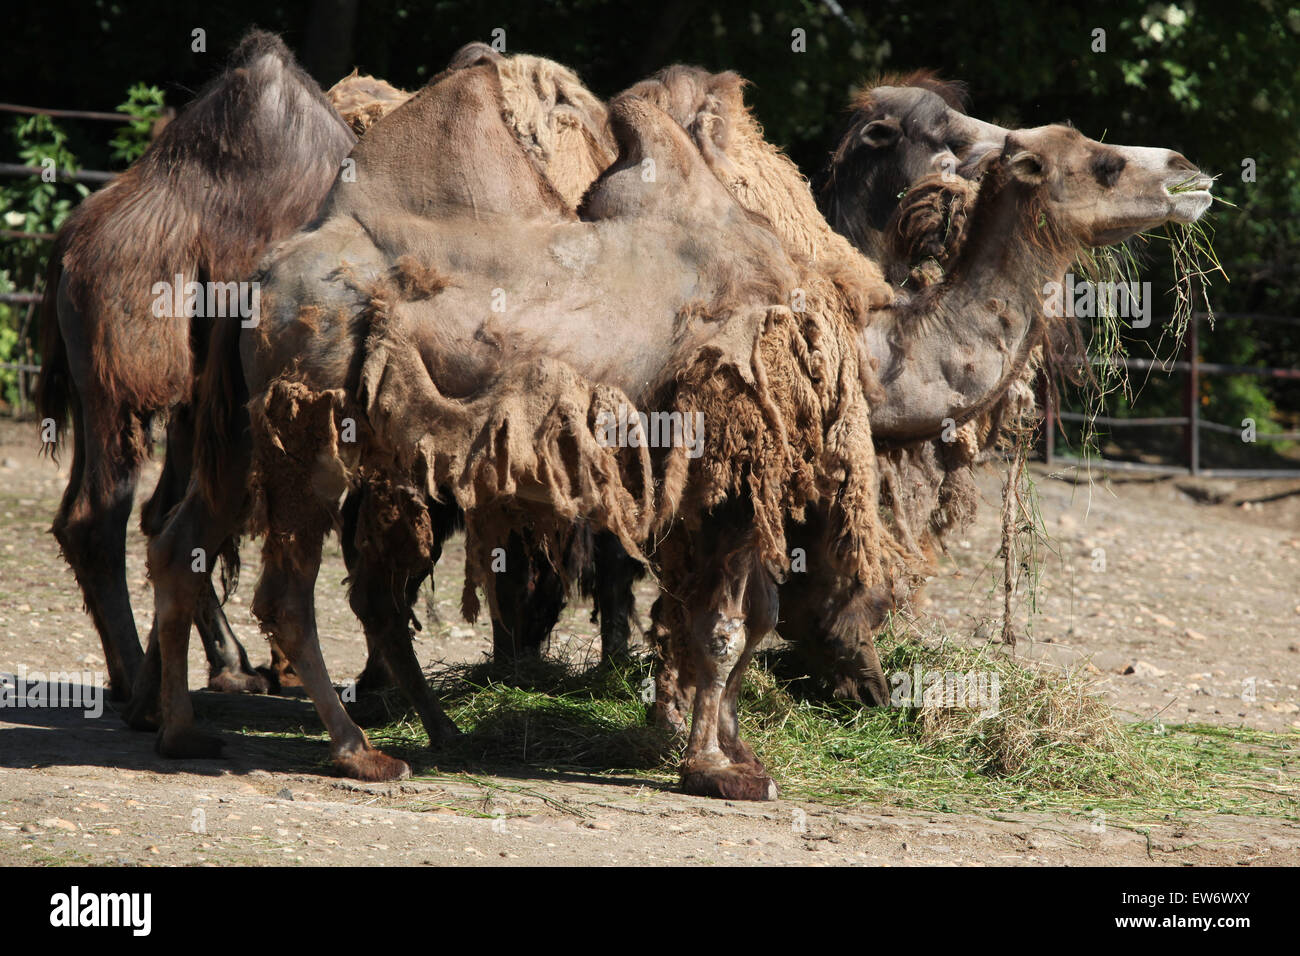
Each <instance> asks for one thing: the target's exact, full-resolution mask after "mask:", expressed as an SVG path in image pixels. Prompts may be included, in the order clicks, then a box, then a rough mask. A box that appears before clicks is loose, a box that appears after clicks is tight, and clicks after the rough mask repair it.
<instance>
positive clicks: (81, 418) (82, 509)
mask: <svg viewBox="0 0 1300 956" xmlns="http://www.w3.org/2000/svg"><path fill="white" fill-rule="evenodd" d="M90 398H91V400H90V401H86V402H84V403H83V402H82V401H81V396H80V395H78V400H76V401H74V404H73V453H72V455H73V457H72V468H71V472H70V475H69V478H68V485H67V488H66V489H65V490H64V493H63V500H62V502H61V503H60V505H59V510H58V513H57V514H56V515H55V518H54V525H53V527H52V528H51V531H52V532H53V534H54V537H55V538H56V539H57V540H58V542H59V546H60V547H61V549H62V551H63V556H64V558H66V559H67V562H68V564H69V565H70V566H71V567H72V571H73V574H74V575H75V576H76V578H77V584H78V585H79V586H80V587H81V592H82V595H83V597H84V599H85V603H86V610H87V611H88V612H89V613H90V616H91V618H92V620H94V622H95V629H96V630H97V631H98V632H99V637H100V642H101V643H102V644H103V648H104V660H105V661H106V663H107V664H108V674H109V683H110V695H111V697H112V699H113V700H117V701H123V700H126V699H127V698H128V697H129V695H130V692H131V687H132V685H133V684H134V682H135V679H136V675H137V673H138V672H139V670H140V665H141V662H142V660H143V656H144V655H143V653H142V652H141V650H140V638H139V636H138V634H137V632H136V626H135V615H134V613H133V612H132V610H131V597H130V591H129V590H128V588H127V583H126V529H127V524H128V522H129V520H130V517H131V505H132V501H133V500H134V497H135V485H136V479H137V476H138V474H139V470H140V462H141V460H142V459H143V458H144V456H145V454H146V453H147V443H148V427H147V424H146V423H145V422H144V421H142V420H141V418H140V417H139V416H137V415H136V414H135V413H133V412H132V411H130V410H129V409H127V408H125V407H123V406H120V405H119V406H116V407H113V406H111V405H110V404H109V403H108V401H107V400H106V399H105V398H103V397H102V396H95V395H94V394H93V393H92V395H91V396H90Z"/></svg>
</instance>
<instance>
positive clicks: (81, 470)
mask: <svg viewBox="0 0 1300 956" xmlns="http://www.w3.org/2000/svg"><path fill="white" fill-rule="evenodd" d="M353 142H354V138H353V137H352V135H351V134H350V133H349V132H348V130H347V129H346V128H345V127H344V125H343V124H342V123H341V122H340V121H339V118H338V116H337V115H336V114H335V113H334V111H333V110H332V109H331V108H330V106H329V104H328V102H327V101H326V100H325V98H324V97H323V96H322V94H321V92H320V89H319V88H318V87H317V86H316V84H315V83H314V82H313V81H312V79H311V78H310V77H309V76H308V75H307V74H306V73H305V72H303V71H302V70H301V69H300V68H299V67H298V65H297V64H296V63H295V62H294V60H293V57H292V55H291V54H290V53H289V51H288V49H287V48H286V47H285V46H284V44H283V43H282V42H281V41H280V40H279V39H278V38H277V37H275V36H272V35H270V34H267V33H261V32H257V31H254V32H252V33H250V34H249V35H248V36H247V37H245V39H244V40H243V41H242V42H241V43H240V45H239V47H238V48H237V49H236V50H235V52H234V53H233V54H232V55H231V59H230V62H229V64H228V66H227V68H226V71H225V72H224V73H223V74H222V75H221V76H219V77H218V78H216V79H215V80H213V82H212V83H211V84H209V85H208V87H206V88H205V89H204V90H203V91H202V92H201V93H200V94H199V96H198V97H197V98H196V99H195V100H194V102H193V103H191V104H190V105H189V106H188V107H187V108H186V109H185V110H184V111H183V112H182V113H181V115H180V116H179V117H177V118H176V119H175V120H174V121H172V122H171V123H169V124H167V126H166V127H165V128H163V129H162V131H161V133H160V134H159V136H158V138H157V139H156V140H155V141H154V142H153V143H152V144H151V145H150V147H149V149H148V150H147V151H146V152H145V154H144V155H143V156H142V157H141V158H140V159H139V160H138V161H137V162H136V163H135V164H134V165H132V166H131V168H129V169H128V170H126V172H124V173H123V174H122V175H120V176H119V177H117V179H115V180H114V181H113V182H112V183H111V184H109V185H108V186H106V187H104V188H103V189H102V190H100V191H99V192H97V193H94V194H93V195H91V196H90V197H88V198H87V199H86V200H85V202H83V203H82V204H81V205H80V206H79V207H78V208H77V209H76V210H75V211H74V212H73V214H72V215H71V216H70V217H69V218H68V220H67V222H66V223H65V224H64V226H63V228H62V229H61V230H60V232H59V236H58V238H57V240H56V242H55V244H54V250H53V254H52V256H51V259H50V264H49V271H48V276H47V285H46V289H47V292H46V296H45V303H44V311H43V318H42V323H43V327H42V349H43V355H44V358H45V361H44V368H43V372H42V376H41V380H40V383H39V385H38V396H37V399H38V405H39V407H40V410H41V416H42V417H43V418H49V419H53V420H54V421H55V422H57V423H58V424H59V425H60V427H61V426H62V423H63V420H64V417H65V415H66V414H67V413H68V412H69V411H70V412H71V415H72V419H73V425H74V435H75V440H76V444H75V447H74V451H73V463H72V475H71V478H70V480H69V483H68V488H67V491H66V493H65V495H64V499H63V502H62V504H61V506H60V509H59V513H58V515H57V516H56V518H55V522H54V534H55V535H56V537H57V538H58V539H59V542H60V544H61V545H62V547H63V552H64V555H65V556H66V557H67V559H68V561H69V563H70V564H71V565H72V566H73V569H74V571H75V572H76V574H77V580H78V583H79V584H80V585H81V587H82V590H83V593H84V594H85V597H86V605H87V608H88V610H89V611H90V613H91V615H92V617H93V618H94V620H95V625H96V628H97V629H98V630H99V633H100V637H101V640H102V641H103V643H104V649H105V656H106V658H107V661H108V665H109V671H110V679H111V681H112V687H113V693H114V695H115V696H117V697H123V698H124V697H125V696H126V694H127V693H128V688H129V687H130V686H131V684H132V683H133V682H134V679H135V675H136V671H137V669H138V667H139V664H140V660H141V655H140V648H139V640H138V638H137V636H136V632H135V622H134V618H133V616H132V613H131V607H130V602H129V598H128V595H127V590H126V583H125V553H124V552H125V524H126V519H127V515H128V514H129V511H130V507H131V499H132V496H133V493H134V485H135V480H136V475H137V473H138V470H139V467H140V464H141V462H142V460H143V459H144V458H145V457H146V456H147V455H148V453H149V451H150V446H151V441H150V438H149V425H150V421H151V419H152V418H153V416H155V415H156V414H158V413H160V412H163V411H165V410H167V409H168V408H169V407H171V406H177V407H176V409H175V411H174V414H173V415H172V419H171V423H170V425H169V436H168V438H169V440H168V456H167V461H166V462H165V464H164V469H163V478H162V480H161V481H160V483H159V485H158V489H157V490H156V491H155V493H154V496H153V499H152V500H151V501H150V502H149V503H148V504H147V505H146V506H145V509H144V513H143V523H144V529H145V531H146V533H147V534H152V533H154V532H156V531H157V530H158V529H159V528H160V527H161V525H162V521H163V517H164V515H165V514H166V513H167V511H168V510H169V509H170V508H171V507H172V505H174V504H175V502H176V501H177V500H179V498H180V496H181V495H182V494H183V493H184V489H185V486H186V484H187V482H188V477H189V457H190V454H191V445H192V440H193V439H192V435H191V434H190V432H189V427H190V416H189V411H188V409H187V408H185V405H186V403H188V402H189V401H190V400H191V398H192V393H193V388H194V381H195V372H196V367H197V365H198V364H199V363H200V362H201V361H202V358H203V353H204V351H205V350H206V348H207V344H208V338H209V336H210V335H211V334H212V329H213V327H214V326H215V327H220V326H222V325H226V324H234V323H236V322H238V321H239V319H238V318H233V317H232V318H224V319H222V318H218V319H212V318H203V317H194V318H187V317H185V316H178V317H162V318H160V317H157V316H155V315H154V314H153V311H152V306H153V304H154V301H155V299H156V298H157V297H158V292H157V291H156V290H155V283H159V282H162V283H168V284H175V283H176V282H177V281H178V277H179V281H180V282H181V283H187V282H191V281H196V282H200V283H202V282H228V281H236V280H241V279H244V278H246V277H247V275H248V274H249V273H250V272H251V271H252V269H253V266H254V265H255V264H256V262H257V259H258V257H259V256H260V255H261V253H262V251H263V250H264V249H265V248H266V247H267V246H268V245H269V244H270V243H272V242H274V241H275V240H277V239H280V238H282V237H284V236H285V235H288V234H289V233H290V232H292V231H293V230H294V229H297V228H298V227H299V226H301V225H302V224H303V223H305V222H307V220H308V219H310V218H311V216H312V215H313V214H314V213H315V212H316V210H317V207H318V206H319V205H320V201H321V199H322V198H323V197H324V196H325V193H326V191H327V190H328V188H329V185H330V183H331V182H332V181H333V179H334V176H335V173H336V171H337V167H338V163H339V161H340V160H341V159H342V158H343V157H344V156H345V155H346V154H347V152H348V150H349V149H350V148H351V146H352V143H353ZM209 591H211V588H209ZM207 605H208V612H207V613H205V614H203V615H201V616H200V620H199V625H200V630H201V631H202V633H203V636H204V641H205V645H206V646H207V648H208V651H209V657H210V659H211V661H212V664H213V671H214V675H215V674H216V673H217V672H218V671H219V670H221V669H233V670H234V671H236V672H238V673H240V674H243V676H244V677H245V678H247V680H248V681H250V682H252V681H254V680H261V679H260V678H255V677H254V675H252V673H251V671H250V670H249V668H248V667H247V662H246V658H245V657H244V654H243V650H242V648H239V646H238V643H237V642H235V641H234V638H233V635H231V634H230V633H229V628H228V627H227V626H226V625H225V621H224V618H222V617H221V613H220V609H219V607H217V605H216V598H215V594H211V596H210V598H209V599H208V601H207ZM248 686H249V688H250V689H252V686H253V685H252V684H251V683H250V684H249V685H248ZM262 687H263V688H264V687H265V682H264V681H263V682H262Z"/></svg>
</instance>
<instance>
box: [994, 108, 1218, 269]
mask: <svg viewBox="0 0 1300 956" xmlns="http://www.w3.org/2000/svg"><path fill="white" fill-rule="evenodd" d="M1001 157H1002V159H1003V161H1004V164H1005V168H1006V170H1007V171H1008V172H1009V174H1010V175H1011V176H1012V177H1013V178H1014V179H1016V180H1018V181H1019V182H1021V183H1024V184H1027V185H1029V186H1032V187H1041V188H1042V195H1043V197H1044V199H1045V202H1046V204H1047V206H1048V208H1049V210H1050V211H1051V213H1052V214H1053V217H1054V218H1055V219H1056V221H1057V224H1058V225H1059V227H1060V228H1061V229H1062V230H1063V232H1064V233H1065V234H1066V235H1068V236H1070V237H1072V238H1074V239H1075V240H1077V241H1078V242H1080V243H1082V244H1084V245H1089V246H1107V245H1111V244H1112V243H1116V242H1120V241H1122V240H1124V239H1127V238H1128V237H1130V236H1132V235H1135V234H1137V233H1139V232H1142V231H1144V230H1146V229H1150V228H1152V227H1154V226H1158V225H1160V224H1161V223H1165V222H1181V223H1188V222H1195V221H1196V220H1197V219H1199V218H1200V217H1201V215H1202V214H1203V213H1204V212H1205V211H1206V210H1207V209H1208V208H1209V207H1210V203H1211V201H1212V197H1211V195H1210V186H1211V185H1212V183H1213V180H1212V179H1211V177H1209V176H1207V175H1206V174H1205V173H1203V172H1201V171H1200V170H1199V169H1197V168H1196V166H1194V165H1193V164H1192V163H1191V162H1189V161H1188V160H1187V158H1186V157H1184V156H1183V155H1182V154H1181V153H1176V152H1174V151H1173V150H1170V149H1159V148H1154V147H1144V146H1112V145H1109V144H1106V143H1099V142H1097V141H1096V140H1092V139H1088V138H1087V137H1086V136H1084V135H1083V134H1082V133H1080V132H1079V131H1078V130H1076V129H1073V128H1071V127H1068V126H1040V127H1037V128H1035V129H1027V130H1016V131H1014V132H1012V133H1009V134H1008V135H1007V138H1006V142H1005V144H1004V145H1003V148H1002V151H1001Z"/></svg>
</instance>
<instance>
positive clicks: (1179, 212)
mask: <svg viewBox="0 0 1300 956" xmlns="http://www.w3.org/2000/svg"><path fill="white" fill-rule="evenodd" d="M1213 186H1214V179H1213V177H1210V176H1206V175H1205V174H1203V173H1198V174H1197V175H1195V176H1190V177H1187V178H1184V179H1182V180H1179V181H1178V182H1175V183H1167V184H1166V185H1165V195H1166V196H1168V197H1169V200H1170V202H1171V203H1172V204H1173V218H1174V219H1175V220H1176V221H1178V222H1195V221H1196V220H1197V219H1200V218H1201V215H1202V214H1203V213H1204V212H1205V210H1207V209H1209V208H1210V204H1211V203H1213V202H1214V196H1213V195H1212V194H1211V192H1210V189H1211V188H1212V187H1213Z"/></svg>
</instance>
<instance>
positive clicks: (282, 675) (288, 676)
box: [275, 667, 302, 688]
mask: <svg viewBox="0 0 1300 956" xmlns="http://www.w3.org/2000/svg"><path fill="white" fill-rule="evenodd" d="M275 675H276V677H275V684H276V686H277V687H280V688H284V687H301V686H302V680H301V679H299V677H298V675H297V674H295V673H294V672H293V668H292V667H286V668H284V669H283V670H279V671H275Z"/></svg>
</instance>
